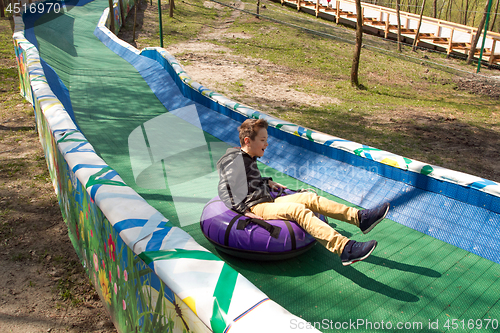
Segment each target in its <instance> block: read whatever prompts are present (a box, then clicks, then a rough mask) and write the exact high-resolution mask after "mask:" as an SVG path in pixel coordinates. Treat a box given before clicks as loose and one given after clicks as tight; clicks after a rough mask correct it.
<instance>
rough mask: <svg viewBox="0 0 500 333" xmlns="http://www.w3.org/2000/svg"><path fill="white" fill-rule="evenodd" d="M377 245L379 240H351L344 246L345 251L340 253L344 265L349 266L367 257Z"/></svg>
mask: <svg viewBox="0 0 500 333" xmlns="http://www.w3.org/2000/svg"><path fill="white" fill-rule="evenodd" d="M376 246H377V241H375V240H371V241H369V242H356V241H353V240H350V241H349V242H348V243H347V244H346V246H345V247H344V251H342V254H341V255H340V260H341V261H342V265H344V266H348V265H350V264H353V263H355V262H356V261H361V260H364V259H366V258H368V256H369V255H370V254H371V253H372V252H373V250H375V247H376Z"/></svg>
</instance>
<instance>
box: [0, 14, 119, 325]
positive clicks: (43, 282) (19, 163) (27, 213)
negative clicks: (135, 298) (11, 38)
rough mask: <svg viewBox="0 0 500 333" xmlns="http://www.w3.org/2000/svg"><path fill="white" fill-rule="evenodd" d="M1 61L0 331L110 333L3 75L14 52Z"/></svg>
mask: <svg viewBox="0 0 500 333" xmlns="http://www.w3.org/2000/svg"><path fill="white" fill-rule="evenodd" d="M6 29H9V31H6ZM0 30H1V31H0V33H2V34H7V33H8V34H10V35H11V31H10V24H9V23H8V21H6V20H3V19H2V21H0ZM0 61H1V63H0V68H1V70H2V71H1V72H0V74H2V76H1V78H2V80H5V81H4V82H2V89H0V267H1V268H0V332H1V333H7V332H13V333H29V332H37V333H38V332H75V333H76V332H95V333H97V332H101V333H111V332H116V330H115V328H114V326H113V324H112V322H111V321H110V320H109V315H108V314H107V313H106V311H105V310H104V308H103V305H102V303H101V301H100V300H99V296H98V295H97V293H96V292H95V290H94V288H93V287H92V285H91V283H90V280H89V279H88V278H87V276H86V274H85V273H84V269H83V267H82V265H81V264H80V262H79V259H78V257H77V255H76V252H75V250H74V248H73V246H72V245H71V242H70V240H69V237H68V235H67V227H66V224H65V223H64V221H63V219H62V216H61V211H60V209H59V205H58V203H57V199H56V195H55V192H54V188H53V187H52V183H51V181H50V177H49V174H48V171H47V165H46V162H45V157H44V154H43V151H42V147H41V145H40V141H39V139H38V134H37V132H36V129H35V117H34V114H33V109H32V107H31V104H29V103H27V102H26V101H24V99H23V98H22V97H21V96H20V95H19V88H18V87H19V86H18V78H17V75H16V76H14V77H11V76H8V75H7V74H5V75H4V73H9V70H11V69H15V68H16V63H15V57H14V48H12V57H11V58H9V59H1V60H0ZM16 72H17V70H16ZM10 73H12V72H10ZM14 73H15V72H14ZM7 87H8V88H9V89H7Z"/></svg>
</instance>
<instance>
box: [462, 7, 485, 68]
mask: <svg viewBox="0 0 500 333" xmlns="http://www.w3.org/2000/svg"><path fill="white" fill-rule="evenodd" d="M489 3H490V0H488V1H486V7H484V15H483V18H482V19H481V22H479V26H478V27H477V33H476V36H474V41H473V42H472V45H471V46H470V51H469V56H468V57H467V65H470V64H471V63H472V59H473V58H474V53H476V47H477V42H478V41H479V37H481V31H482V30H483V27H484V22H486V17H487V16H488V5H489ZM486 29H488V27H486Z"/></svg>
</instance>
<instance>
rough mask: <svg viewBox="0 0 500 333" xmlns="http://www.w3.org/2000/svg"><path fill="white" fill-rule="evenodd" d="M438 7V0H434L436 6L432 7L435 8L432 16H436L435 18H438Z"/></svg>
mask: <svg viewBox="0 0 500 333" xmlns="http://www.w3.org/2000/svg"><path fill="white" fill-rule="evenodd" d="M437 7H438V3H437V0H434V6H433V7H432V9H433V12H432V17H434V18H437Z"/></svg>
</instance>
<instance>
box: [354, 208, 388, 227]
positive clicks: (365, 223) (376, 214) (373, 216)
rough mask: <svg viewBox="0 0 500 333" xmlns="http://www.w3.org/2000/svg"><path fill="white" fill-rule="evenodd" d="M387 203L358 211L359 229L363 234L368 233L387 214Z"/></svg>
mask: <svg viewBox="0 0 500 333" xmlns="http://www.w3.org/2000/svg"><path fill="white" fill-rule="evenodd" d="M389 207H390V205H389V203H388V202H386V203H384V204H383V205H382V206H379V207H376V208H373V209H365V210H360V211H359V212H358V218H359V228H360V229H361V231H363V233H364V234H367V233H369V232H370V231H371V230H372V229H373V228H374V227H375V226H376V225H377V224H378V223H379V222H380V221H382V220H383V219H384V218H385V217H386V215H387V213H388V212H389Z"/></svg>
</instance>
